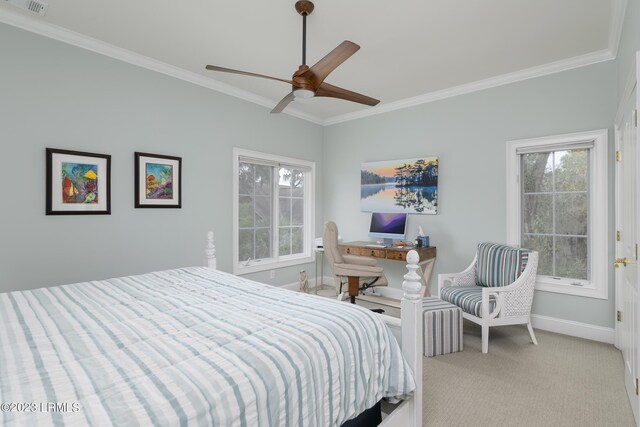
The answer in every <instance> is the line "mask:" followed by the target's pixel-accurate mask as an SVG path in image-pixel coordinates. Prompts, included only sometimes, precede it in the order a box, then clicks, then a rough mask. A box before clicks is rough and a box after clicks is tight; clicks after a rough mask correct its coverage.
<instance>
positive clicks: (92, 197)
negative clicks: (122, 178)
mask: <svg viewBox="0 0 640 427" xmlns="http://www.w3.org/2000/svg"><path fill="white" fill-rule="evenodd" d="M46 161H47V170H46V172H47V182H46V185H47V187H46V188H47V191H46V194H47V195H46V203H47V207H46V213H47V215H109V214H111V156H109V155H106V154H95V153H84V152H81V151H70V150H58V149H54V148H47V160H46Z"/></svg>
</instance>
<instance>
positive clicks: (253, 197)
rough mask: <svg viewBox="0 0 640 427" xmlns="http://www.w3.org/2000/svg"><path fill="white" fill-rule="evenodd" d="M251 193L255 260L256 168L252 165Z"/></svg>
mask: <svg viewBox="0 0 640 427" xmlns="http://www.w3.org/2000/svg"><path fill="white" fill-rule="evenodd" d="M252 184H253V185H252V188H253V191H252V193H253V194H251V207H252V208H253V224H252V225H253V226H252V228H253V259H254V260H255V259H257V258H258V257H257V256H256V246H257V245H258V240H257V239H256V234H258V233H257V231H258V230H257V229H256V167H255V165H253V183H252Z"/></svg>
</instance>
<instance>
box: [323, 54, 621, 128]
mask: <svg viewBox="0 0 640 427" xmlns="http://www.w3.org/2000/svg"><path fill="white" fill-rule="evenodd" d="M612 59H615V56H614V55H613V54H612V53H611V51H609V49H604V50H600V51H597V52H593V53H588V54H586V55H580V56H575V57H573V58H568V59H563V60H560V61H556V62H551V63H549V64H544V65H539V66H536V67H532V68H526V69H524V70H520V71H516V72H514V73H508V74H502V75H500V76H496V77H490V78H488V79H484V80H478V81H475V82H472V83H466V84H463V85H460V86H454V87H450V88H447V89H442V90H437V91H435V92H428V93H425V94H423V95H418V96H415V97H413V98H406V99H401V100H400V101H395V102H390V103H388V104H382V105H380V106H376V107H373V108H370V109H367V110H360V111H355V112H353V113H347V114H342V115H340V116H335V117H331V118H329V119H327V120H325V121H324V123H323V124H324V125H325V126H329V125H334V124H337V123H342V122H347V121H351V120H356V119H360V118H363V117H368V116H373V115H376V114H382V113H387V112H390V111H395V110H401V109H403V108H409V107H414V106H416V105H421V104H427V103H429V102H434V101H439V100H442V99H447V98H453V97H455V96H460V95H465V94H468V93H472V92H478V91H481V90H485V89H490V88H494V87H498V86H503V85H507V84H510V83H515V82H519V81H522V80H528V79H533V78H536V77H542V76H546V75H549V74H555V73H559V72H561V71H567V70H571V69H574V68H579V67H584V66H586V65H592V64H597V63H599V62H604V61H610V60H612Z"/></svg>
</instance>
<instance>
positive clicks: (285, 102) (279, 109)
mask: <svg viewBox="0 0 640 427" xmlns="http://www.w3.org/2000/svg"><path fill="white" fill-rule="evenodd" d="M294 98H295V96H294V95H293V92H290V93H289V94H288V95H287V96H285V97H284V98H282V100H281V101H280V102H278V105H276V106H275V107H273V110H271V112H272V113H280V112H282V110H284V109H285V108H286V107H287V105H289V103H290V102H291V101H293V100H294Z"/></svg>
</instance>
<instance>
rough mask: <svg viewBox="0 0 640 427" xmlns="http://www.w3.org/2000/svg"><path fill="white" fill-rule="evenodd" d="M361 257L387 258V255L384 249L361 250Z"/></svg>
mask: <svg viewBox="0 0 640 427" xmlns="http://www.w3.org/2000/svg"><path fill="white" fill-rule="evenodd" d="M360 255H362V256H370V257H373V258H386V257H387V253H386V251H385V250H384V249H369V248H363V249H360Z"/></svg>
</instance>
